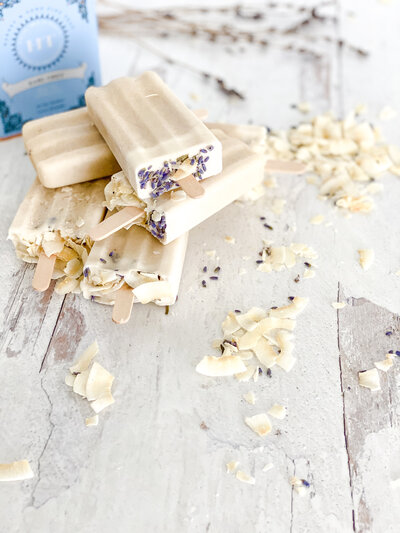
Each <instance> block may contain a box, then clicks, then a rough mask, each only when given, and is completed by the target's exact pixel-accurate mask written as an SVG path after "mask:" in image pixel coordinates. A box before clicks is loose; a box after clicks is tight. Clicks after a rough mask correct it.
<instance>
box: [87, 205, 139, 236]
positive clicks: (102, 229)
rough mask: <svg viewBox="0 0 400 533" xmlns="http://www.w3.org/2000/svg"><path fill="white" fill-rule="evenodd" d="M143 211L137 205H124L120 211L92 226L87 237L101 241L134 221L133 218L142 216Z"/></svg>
mask: <svg viewBox="0 0 400 533" xmlns="http://www.w3.org/2000/svg"><path fill="white" fill-rule="evenodd" d="M143 213H144V211H143V209H140V208H139V207H133V206H130V207H124V208H123V209H121V211H117V212H116V213H114V214H113V215H111V216H109V217H107V218H106V219H105V220H103V222H100V224H97V226H95V227H94V228H92V229H91V230H90V231H89V237H90V238H91V239H92V240H93V241H102V240H103V239H105V238H106V237H109V236H110V235H112V234H113V233H115V232H116V231H118V230H120V229H121V228H124V227H125V226H128V224H131V223H132V222H135V220H137V219H138V218H140V217H141V216H143Z"/></svg>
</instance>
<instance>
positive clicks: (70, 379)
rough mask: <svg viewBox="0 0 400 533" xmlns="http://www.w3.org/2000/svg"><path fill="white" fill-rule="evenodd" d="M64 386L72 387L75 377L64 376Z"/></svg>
mask: <svg viewBox="0 0 400 533" xmlns="http://www.w3.org/2000/svg"><path fill="white" fill-rule="evenodd" d="M64 381H65V384H66V385H68V387H73V386H74V381H75V376H74V375H72V374H67V375H66V376H65V379H64Z"/></svg>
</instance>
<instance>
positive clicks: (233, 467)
mask: <svg viewBox="0 0 400 533" xmlns="http://www.w3.org/2000/svg"><path fill="white" fill-rule="evenodd" d="M238 466H239V461H230V462H229V463H226V473H227V474H233V473H234V472H235V470H236V469H237V467H238Z"/></svg>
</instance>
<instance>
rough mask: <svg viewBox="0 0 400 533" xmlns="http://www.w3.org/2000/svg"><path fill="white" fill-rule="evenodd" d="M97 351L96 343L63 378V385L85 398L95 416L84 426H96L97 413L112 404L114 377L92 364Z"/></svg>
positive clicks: (97, 365)
mask: <svg viewBox="0 0 400 533" xmlns="http://www.w3.org/2000/svg"><path fill="white" fill-rule="evenodd" d="M98 351H99V346H98V344H97V341H94V342H93V343H92V344H91V345H90V346H89V348H87V349H86V350H85V351H84V353H83V354H82V355H81V357H80V358H79V359H78V360H77V362H76V363H75V364H74V365H73V366H71V367H70V372H71V374H69V375H67V376H66V377H65V383H66V385H68V386H69V387H72V390H73V392H75V393H76V394H78V395H79V396H81V397H82V398H86V399H87V400H88V401H89V404H90V406H91V408H92V409H93V411H94V412H95V413H96V415H94V416H92V417H88V418H86V421H85V423H86V426H97V424H98V421H99V417H98V413H100V411H102V410H103V409H105V408H106V407H108V406H109V405H111V404H113V403H114V401H115V400H114V397H113V395H112V392H111V388H112V384H113V382H114V376H112V375H111V374H110V373H109V372H108V371H107V370H106V369H105V368H103V367H102V366H101V365H100V364H99V363H97V362H93V359H94V357H95V356H96V355H97V353H98Z"/></svg>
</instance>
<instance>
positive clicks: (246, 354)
mask: <svg viewBox="0 0 400 533" xmlns="http://www.w3.org/2000/svg"><path fill="white" fill-rule="evenodd" d="M237 355H238V356H239V357H240V359H241V360H242V361H250V359H253V357H254V354H253V352H252V351H251V350H245V351H243V352H237Z"/></svg>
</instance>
